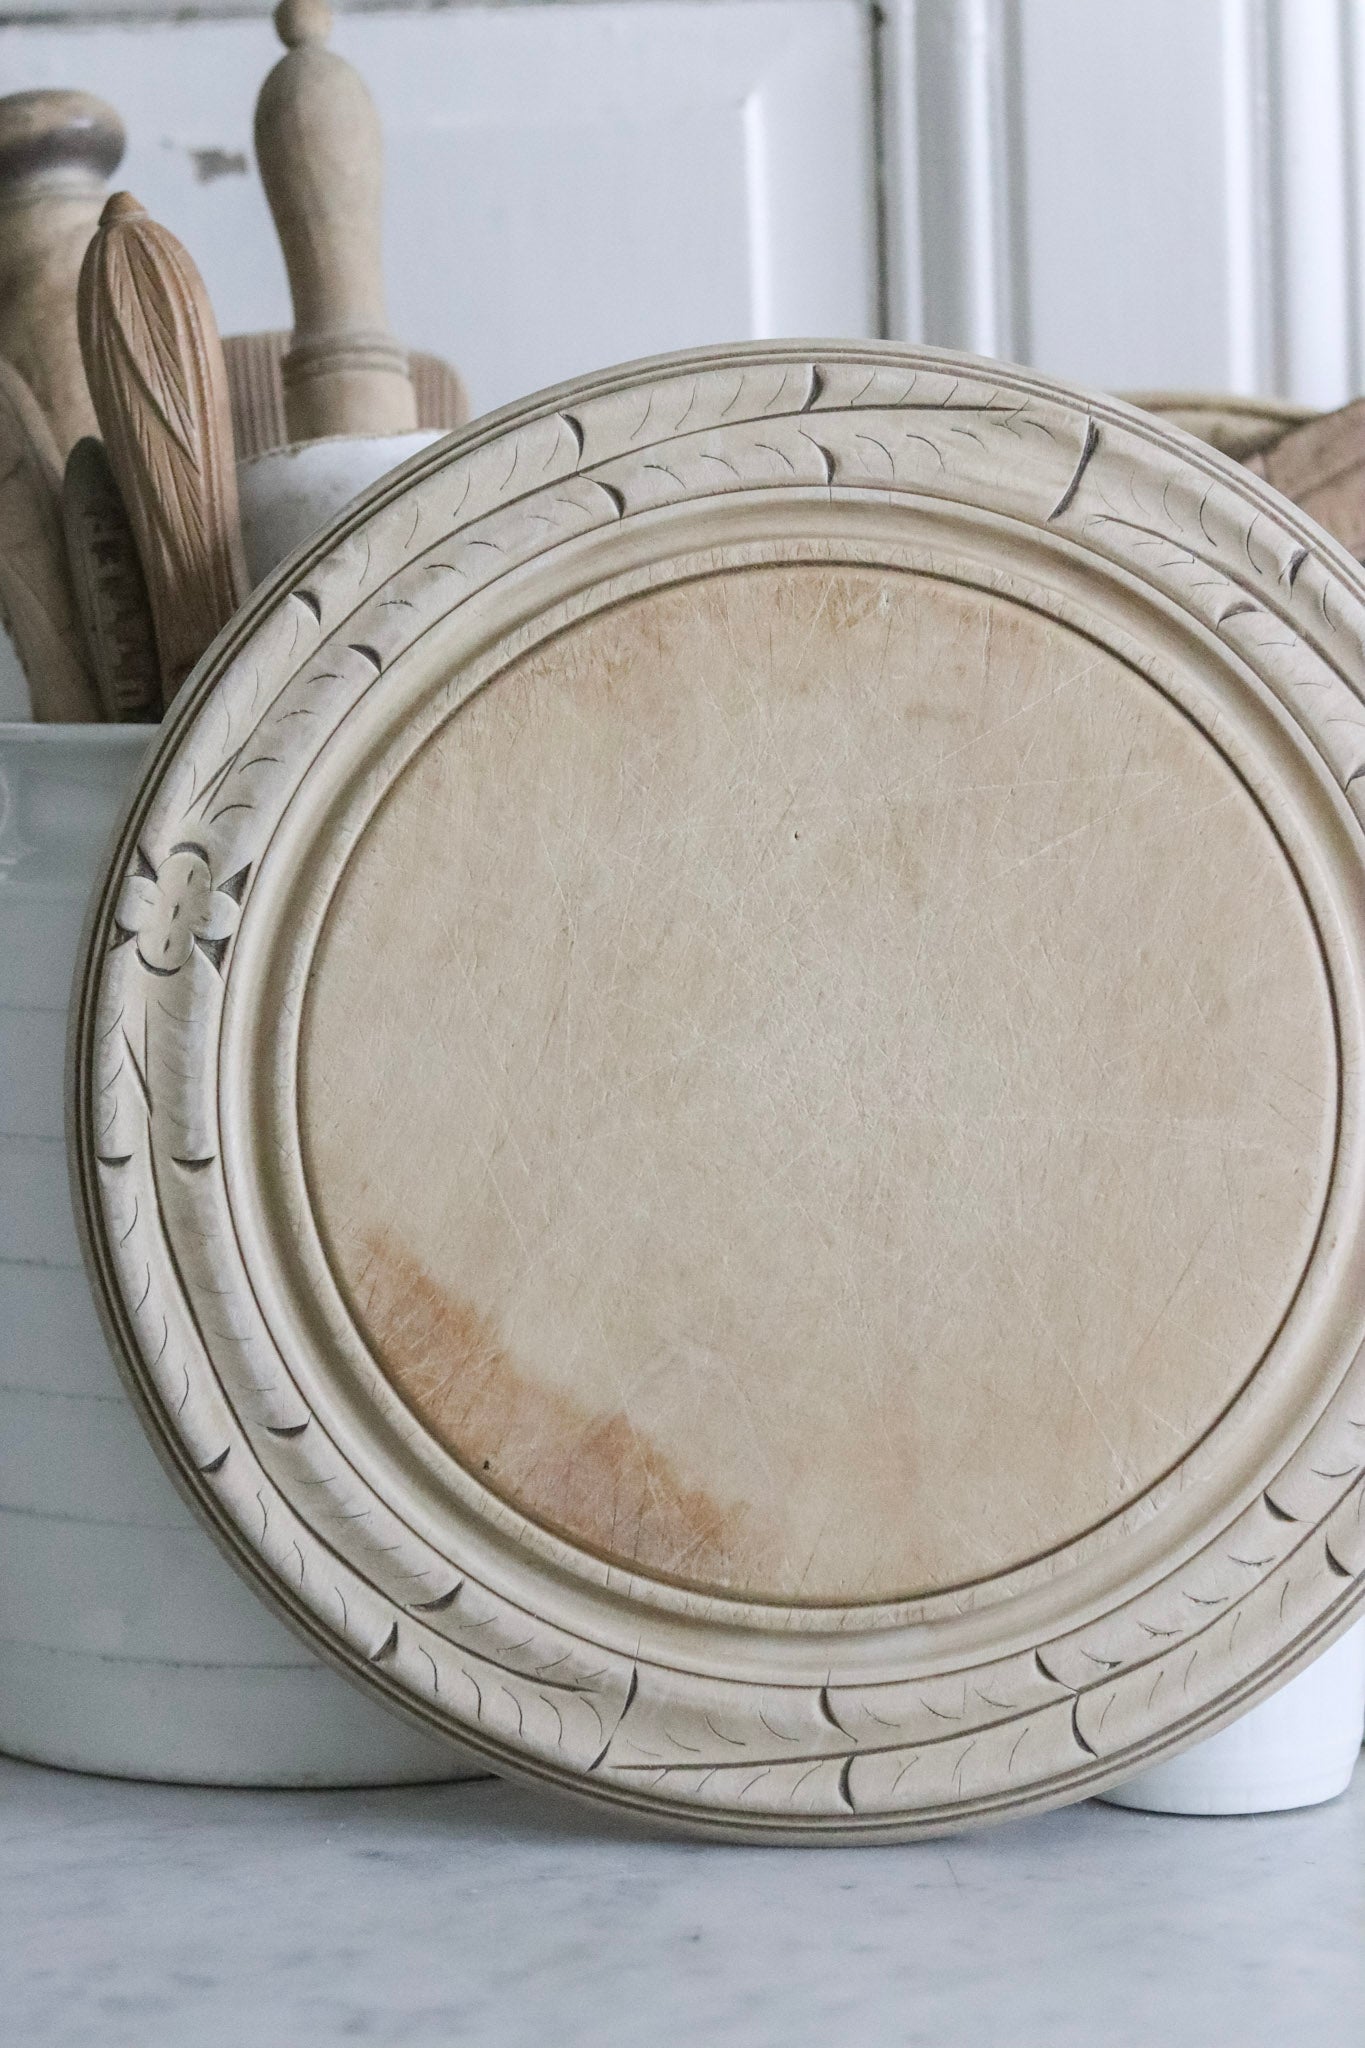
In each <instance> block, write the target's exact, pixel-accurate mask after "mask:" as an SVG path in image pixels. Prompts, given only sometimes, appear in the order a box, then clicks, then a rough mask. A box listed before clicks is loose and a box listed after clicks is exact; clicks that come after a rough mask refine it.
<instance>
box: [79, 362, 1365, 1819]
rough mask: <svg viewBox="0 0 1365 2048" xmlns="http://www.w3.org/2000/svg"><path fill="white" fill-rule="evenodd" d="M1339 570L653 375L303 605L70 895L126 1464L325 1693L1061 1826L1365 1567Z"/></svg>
mask: <svg viewBox="0 0 1365 2048" xmlns="http://www.w3.org/2000/svg"><path fill="white" fill-rule="evenodd" d="M1363 636H1365V581H1363V580H1362V577H1361V573H1360V571H1359V570H1357V569H1356V568H1355V566H1354V565H1353V564H1352V563H1350V562H1349V561H1348V559H1347V558H1346V557H1345V556H1344V555H1343V554H1342V553H1341V552H1340V551H1339V550H1337V549H1336V548H1334V547H1333V545H1332V544H1331V543H1330V542H1329V541H1328V540H1327V539H1326V538H1325V536H1324V535H1323V534H1322V533H1321V531H1320V530H1319V529H1318V528H1316V527H1315V526H1314V525H1313V524H1312V522H1311V521H1308V520H1307V519H1304V518H1303V517H1301V516H1300V515H1299V514H1297V513H1296V512H1295V510H1294V509H1293V508H1292V507H1291V506H1289V505H1288V504H1287V503H1286V502H1285V501H1284V500H1282V499H1280V498H1279V497H1277V496H1276V494H1275V493H1274V492H1272V491H1270V490H1268V489H1267V488H1266V487H1265V486H1264V485H1263V484H1261V483H1259V482H1258V481H1257V480H1256V479H1255V478H1253V477H1250V476H1248V475H1246V474H1245V473H1244V472H1242V471H1240V470H1239V469H1237V468H1236V467H1235V466H1234V465H1233V464H1232V463H1230V462H1229V461H1227V460H1226V459H1224V458H1223V457H1222V456H1220V455H1218V454H1216V453H1214V452H1213V451H1209V452H1208V453H1207V455H1204V454H1203V453H1202V451H1199V450H1197V449H1195V448H1193V447H1192V444H1191V443H1190V442H1189V441H1187V440H1184V439H1179V438H1176V437H1172V436H1170V435H1168V434H1167V433H1166V432H1165V430H1164V429H1163V428H1162V427H1161V425H1160V424H1159V423H1157V422H1155V421H1153V420H1151V419H1148V418H1145V417H1143V416H1141V415H1140V414H1139V413H1137V412H1136V411H1134V410H1132V409H1130V408H1129V407H1127V406H1125V405H1123V404H1121V403H1118V402H1116V401H1108V400H1099V399H1089V398H1085V397H1082V396H1081V395H1079V394H1076V393H1073V392H1070V391H1069V390H1067V389H1065V388H1063V387H1060V386H1058V385H1055V384H1052V383H1050V382H1048V381H1046V380H1044V379H1042V378H1040V377H1036V376H1033V375H1031V374H1028V373H1025V372H1022V371H1015V370H1012V369H1005V368H1002V367H1000V366H998V365H991V364H985V363H981V362H976V361H971V360H967V359H962V358H957V357H951V356H946V355H943V354H941V353H937V352H933V351H928V350H909V349H902V348H898V347H890V346H879V345H874V344H866V345H864V344H859V345H845V344H832V343H831V344H817V345H813V344H802V345H796V344H792V345H785V344H784V345H777V344H762V345H754V346H747V347H741V348H735V349H726V350H717V351H711V352H707V353H701V354H694V355H688V356H680V357H674V358H668V359H664V360H660V361H657V362H652V363H644V364H637V365H633V366H629V367H626V368H624V369H621V370H617V371H613V372H610V373H608V374H605V375H602V376H598V377H594V378H590V379H586V380H583V381H582V382H579V383H576V384H574V385H572V386H566V387H562V388H561V389H559V390H557V391H554V392H551V393H548V394H545V395H542V396H540V397H538V398H535V399H532V400H530V401H528V402H527V403H525V404H523V405H520V406H517V407H513V408H511V409H509V410H507V411H505V412H503V413H501V414H498V415H495V416H493V417H492V418H490V419H488V420H486V421H482V422H479V423H477V424H476V425H475V426H473V427H470V428H468V429H466V430H464V431H462V432H461V433H460V434H458V435H456V436H454V437H452V438H451V439H449V440H448V441H445V442H443V443H441V444H440V445H439V446H437V447H435V448H433V449H431V450H428V451H426V452H425V453H424V454H422V455H420V456H419V457H417V458H416V459H415V460H414V461H412V462H410V463H409V464H408V465H407V466H406V468H405V469H404V470H402V471H400V472H399V473H398V474H397V476H396V477H395V478H393V479H391V480H388V481H387V482H386V483H385V484H384V485H382V486H380V487H379V488H378V489H377V490H376V491H375V492H373V493H372V494H371V495H370V496H369V498H367V499H366V500H365V501H363V502H362V504H361V505H360V506H359V507H357V508H353V509H352V510H351V511H350V512H348V513H347V514H345V515H344V516H343V517H342V518H341V519H340V520H339V521H338V522H337V523H336V524H334V525H333V526H332V527H331V528H329V529H328V530H327V532H326V533H325V534H324V535H322V536H320V537H319V538H318V540H317V541H316V542H315V543H314V544H312V545H311V546H310V547H308V548H307V549H305V550H303V551H301V552H300V553H299V554H297V555H296V556H294V557H293V558H292V560H291V561H290V562H289V563H287V564H286V565H285V567H284V568H283V569H282V570H281V571H280V573H279V574H278V575H277V576H276V577H275V579H274V580H273V581H272V582H271V583H270V584H268V585H267V586H266V587H265V588H264V589H263V590H262V591H261V592H260V593H258V594H257V596H256V597H255V598H253V600H252V601H251V603H250V604H249V605H248V606H247V607H246V608H245V610H244V611H243V612H242V613H241V614H240V615H239V616H238V618H237V619H236V620H235V621H234V622H233V624H232V625H231V627H230V628H229V629H228V630H227V632H226V633H225V634H224V635H223V636H222V637H221V638H220V640H219V642H218V643H217V644H216V646H215V647H214V648H213V649H212V650H211V651H210V654H209V655H208V657H206V660H205V662H204V663H203V664H202V665H201V667H200V669H199V670H198V671H197V672H196V675H195V676H194V677H193V678H192V680H191V682H190V683H189V684H188V685H187V686H186V687H185V689H184V691H183V692H182V696H181V698H180V699H179V700H178V701H177V705H176V708H175V711H174V713H173V714H172V716H171V718H170V720H169V721H168V724H167V728H166V730H165V732H164V734H163V736H162V739H161V743H160V745H159V747H158V748H157V750H156V752H155V754H154V756H153V757H152V759H151V762H150V764H149V767H148V769H147V772H146V775H145V778H144V780H143V782H142V785H141V787H140V790H139V792H138V794H137V796H136V799H135V801H134V803H133V805H132V808H131V810H130V811H129V814H128V816H127V818H126V821H125V824H124V827H123V830H122V834H121V837H120V839H119V842H118V844H117V847H116V850H115V852H114V855H113V857H112V863H111V867H110V870H109V873H108V877H107V880H106V883H105V885H104V887H103V890H102V892H101V894H100V895H99V897H98V898H97V901H96V904H95V908H94V912H93V923H92V931H91V937H90V943H89V949H88V958H87V964H86V968H85V973H84V980H83V986H82V989H81V992H80V997H79V1004H78V1015H77V1019H76V1025H75V1032H74V1050H73V1057H74V1063H75V1064H74V1078H73V1100H74V1118H73V1140H72V1142H73V1155H74V1157H73V1172H74V1178H75V1184H76V1188H77V1198H78V1207H79V1209H80V1212H81V1217H82V1224H83V1229H84V1231H85V1234H86V1239H87V1250H88V1256H89V1261H90V1267H91V1272H92V1275H93V1278H94V1283H95V1288H96V1292H97V1295H98V1297H99V1300H100V1302H101V1305H102V1309H103V1312H104V1314H105V1316H106V1319H107V1322H108V1324H109V1327H110V1330H111V1333H112V1336H113V1338H114V1341H115V1344H116V1348H117V1350H118V1353H119V1355H120V1356H121V1358H122V1360H123V1362H124V1365H125V1367H126V1370H127V1373H128V1375H129V1379H130V1384H131V1386H132V1388H133V1390H134V1393H135V1395H136V1397H137V1399H138V1402H139V1404H140V1406H141V1409H142V1411H143V1414H144V1417H145V1419H146V1421H147V1423H148V1426H149V1428H150V1429H151V1431H152V1433H153V1436H154V1438H155V1439H156V1441H157V1442H158V1443H159V1445H160V1447H161V1449H162V1452H163V1454H164V1455H165V1457H166V1458H167V1460H168V1461H169V1463H170V1464H171V1466H172V1469H173V1470H174V1471H175V1472H176V1473H177V1475H178V1476H179V1478H180V1480H181V1482H182V1484H183V1485H184V1486H185V1488H186V1489H187V1490H188V1492H189V1494H190V1497H191V1498H192V1499H193V1500H194V1501H195V1503H196V1504H197V1505H198V1507H199V1509H200V1511H201V1512H202V1514H203V1515H204V1516H205V1517H206V1519H207V1520H208V1522H209V1523H210V1525H211V1526H212V1527H213V1528H214V1529H215V1530H216V1531H217V1533H218V1534H219V1536H220V1538H221V1540H222V1541H223V1543H224V1544H225V1545H226V1546H227V1548H228V1550H229V1552H230V1554H231V1555H232V1556H233V1557H234V1558H236V1560H237V1561H238V1563H239V1564H240V1565H241V1566H242V1568H243V1569H244V1570H245V1571H246V1572H247V1573H248V1574H249V1575H250V1576H251V1578H252V1579H253V1580H254V1581H255V1582H256V1583H257V1584H258V1586H259V1587H260V1589H261V1590H262V1591H263V1592H264V1593H265V1594H266V1595H267V1597H269V1598H270V1599H271V1600H272V1601H273V1602H274V1603H275V1604H276V1605H277V1606H278V1607H279V1608H280V1610H281V1611H282V1612H284V1613H285V1614H286V1615H287V1616H288V1617H289V1618H291V1619H292V1620H293V1621H294V1622H295V1624H296V1625H297V1626H298V1627H299V1628H301V1629H302V1630H303V1631H304V1632H305V1634H306V1635H307V1636H308V1638H309V1640H310V1641H311V1642H313V1643H314V1645H315V1646H316V1647H317V1648H318V1649H320V1650H321V1651H323V1652H324V1653H326V1654H327V1655H329V1656H331V1657H332V1658H333V1659H334V1660H335V1661H336V1662H337V1663H338V1664H339V1665H340V1666H341V1667H342V1668H343V1669H346V1670H348V1671H350V1672H351V1673H352V1674H354V1675H355V1676H357V1677H358V1678H360V1679H362V1680H363V1681H364V1682H366V1683H368V1684H369V1685H370V1686H372V1687H373V1688H375V1689H376V1690H378V1691H379V1692H380V1693H382V1694H383V1695H384V1696H385V1697H387V1698H388V1699H389V1700H390V1701H391V1702H392V1703H393V1704H394V1705H395V1706H397V1707H399V1708H400V1709H402V1710H404V1711H406V1712H407V1713H408V1714H410V1715H411V1716H413V1717H415V1718H416V1719H417V1720H418V1721H420V1722H421V1723H423V1724H424V1725H426V1726H427V1727H429V1728H433V1729H436V1730H439V1731H440V1732H442V1733H444V1734H447V1735H450V1736H455V1737H457V1738H458V1739H459V1740H460V1741H461V1742H462V1743H464V1744H466V1745H468V1746H469V1747H471V1748H473V1749H474V1750H476V1751H478V1752H480V1753H482V1754H483V1755H485V1756H487V1757H488V1758H489V1759H490V1761H492V1762H494V1763H495V1764H497V1765H499V1766H505V1767H508V1768H514V1769H518V1770H521V1771H523V1772H527V1773H531V1774H533V1775H535V1776H537V1777H539V1778H541V1779H544V1780H548V1781H551V1782H553V1783H556V1784H558V1785H561V1786H563V1787H566V1788H569V1789H575V1790H578V1791H580V1792H583V1793H588V1794H593V1795H595V1796H597V1797H598V1798H600V1799H603V1800H606V1801H609V1802H615V1803H616V1804H618V1805H621V1806H626V1807H630V1808H633V1809H636V1810H637V1811H639V1812H641V1813H644V1814H648V1815H653V1816H656V1817H658V1818H661V1819H667V1820H669V1821H673V1822H676V1823H681V1824H684V1825H687V1826H690V1827H692V1828H694V1829H699V1830H702V1831H709V1832H711V1833H713V1834H725V1835H733V1836H742V1837H746V1838H768V1839H773V1840H788V1841H828V1840H839V1841H847V1840H883V1839H893V1838H897V1837H901V1836H906V1835H912V1834H915V1833H918V1832H932V1831H942V1830H944V1829H946V1828H950V1827H956V1826H961V1825H964V1824H966V1823H968V1822H973V1821H980V1820H984V1819H988V1818H991V1817H996V1816H1001V1815H1005V1814H1009V1813H1015V1812H1020V1811H1023V1810H1026V1809H1030V1808H1037V1807H1040V1806H1045V1805H1048V1804H1053V1803H1056V1802H1059V1801H1063V1800H1068V1799H1077V1798H1082V1797H1085V1796H1087V1795H1088V1794H1090V1793H1093V1792H1096V1791H1098V1790H1100V1789H1102V1788H1103V1787H1105V1786H1107V1785H1111V1784H1113V1783H1115V1782H1116V1781H1118V1780H1119V1779H1121V1778H1122V1777H1124V1776H1125V1775H1127V1774H1129V1773H1131V1772H1133V1771H1134V1770H1136V1769H1137V1768H1139V1767H1141V1766H1142V1765H1145V1764H1147V1763H1149V1762H1151V1761H1153V1760H1154V1759H1155V1758H1157V1757H1159V1756H1161V1755H1163V1754H1166V1753H1167V1752H1169V1751H1171V1750H1173V1749H1175V1748H1178V1747H1180V1746H1181V1745H1183V1744H1184V1743H1186V1742H1189V1741H1191V1740H1193V1739H1195V1738H1196V1737H1197V1736H1199V1735H1201V1734H1203V1733H1206V1732H1208V1731H1210V1730H1212V1729H1213V1728H1214V1727H1216V1726H1218V1725H1219V1724H1220V1723H1221V1722H1223V1721H1224V1720H1226V1719H1228V1718H1229V1717H1231V1716H1232V1715H1233V1714H1234V1713H1236V1712H1237V1711H1239V1710H1240V1709H1241V1708H1243V1707H1244V1706H1246V1705H1248V1704H1249V1703H1250V1702H1251V1701H1252V1700H1253V1699H1255V1698H1256V1697H1258V1696H1259V1695H1260V1694H1262V1693H1264V1692H1266V1691H1268V1690H1269V1689H1271V1688H1272V1687H1273V1686H1275V1685H1276V1684H1278V1683H1280V1682H1281V1681H1282V1680H1283V1679H1285V1678H1286V1677H1288V1676H1289V1675H1290V1674H1291V1673H1292V1671H1293V1670H1294V1669H1296V1668H1297V1666H1298V1665H1299V1664H1301V1663H1302V1662H1304V1661H1305V1660H1306V1659H1307V1658H1308V1657H1309V1656H1310V1655H1311V1654H1312V1653H1313V1652H1314V1650H1315V1649H1317V1648H1319V1647H1321V1646H1322V1645H1324V1644H1325V1643H1326V1642H1327V1641H1328V1640H1329V1639H1330V1638H1331V1637H1332V1636H1333V1635H1334V1634H1335V1633H1337V1632H1338V1631H1339V1630H1340V1629H1341V1628H1343V1627H1344V1626H1345V1625H1346V1623H1347V1622H1348V1620H1349V1619H1350V1617H1351V1615H1352V1613H1353V1611H1354V1610H1355V1609H1356V1607H1357V1606H1358V1604H1359V1600H1360V1596H1361V1592H1362V1586H1363V1584H1365V1581H1362V1578H1361V1574H1362V1572H1363V1571H1365V1519H1362V1501H1363V1500H1365V1490H1363V1484H1362V1482H1363V1480H1365V1368H1362V1367H1361V1365H1360V1364H1359V1363H1358V1354H1359V1352H1360V1349H1361V1344H1362V1339H1365V1201H1363V1200H1362V1194H1363V1193H1365V1189H1363V1187H1362V1181H1363V1179H1365V1146H1363V1145H1362V1118H1361V1109H1362V1100H1361V1096H1362V1073H1363V1072H1365V1062H1363V1061H1362V1051H1365V973H1363V972H1362V969H1363V967H1365V960H1363V959H1362V955H1363V954H1365V838H1363V837H1362V830H1361V822H1360V817H1359V815H1358V813H1359V807H1360V800H1361V791H1362V788H1363V787H1365V709H1363V708H1362V701H1361V696H1360V685H1361V679H1362V672H1363V663H1362V645H1363V644H1365V639H1363Z"/></svg>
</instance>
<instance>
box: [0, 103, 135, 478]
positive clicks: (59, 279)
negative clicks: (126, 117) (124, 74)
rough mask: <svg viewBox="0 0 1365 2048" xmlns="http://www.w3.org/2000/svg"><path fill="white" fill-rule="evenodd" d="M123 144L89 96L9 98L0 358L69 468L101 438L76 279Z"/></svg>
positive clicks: (1, 169) (114, 123) (0, 181)
mask: <svg viewBox="0 0 1365 2048" xmlns="http://www.w3.org/2000/svg"><path fill="white" fill-rule="evenodd" d="M123 144H124V136H123V123H122V122H121V121H120V120H119V117H118V115H117V114H116V113H115V112H114V109H113V108H112V107H110V106H106V105H105V103H104V101H103V100H97V99H93V98H92V97H91V96H90V94H89V93H84V92H17V93H12V94H11V95H10V96H9V97H8V98H6V99H0V356H3V357H4V359H5V360H6V362H9V363H12V364H13V366H14V368H15V369H16V370H17V371H18V372H19V375H20V376H21V377H22V378H23V380H24V382H25V384H26V385H27V386H28V388H29V389H30V391H32V393H33V395H34V397H35V398H36V399H37V401H38V404H39V405H40V406H41V408H42V411H43V413H44V415H45V417H46V419H47V423H48V425H49V427H50V428H51V429H52V437H53V439H54V441H55V442H56V445H57V454H58V457H59V458H60V459H61V460H63V461H64V460H65V458H66V456H67V455H68V453H69V452H70V450H71V449H72V447H73V446H74V445H75V443H76V442H77V441H79V440H80V438H81V437H82V435H84V434H93V433H94V431H95V414H94V410H93V408H92V406H91V402H90V393H89V391H88V390H87V389H86V382H85V371H84V369H83V368H82V365H81V350H80V341H79V339H78V337H77V333H76V281H77V279H78V278H79V276H80V269H81V259H82V258H83V256H84V255H85V252H86V249H87V247H88V246H89V243H90V238H91V236H92V235H93V234H94V232H95V227H96V224H97V222H98V220H99V215H100V208H101V207H102V206H103V204H104V199H105V189H104V187H105V180H106V179H107V178H108V177H109V175H110V173H111V172H112V171H113V170H114V169H115V168H116V167H117V165H118V164H119V162H120V160H121V159H122V156H123Z"/></svg>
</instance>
